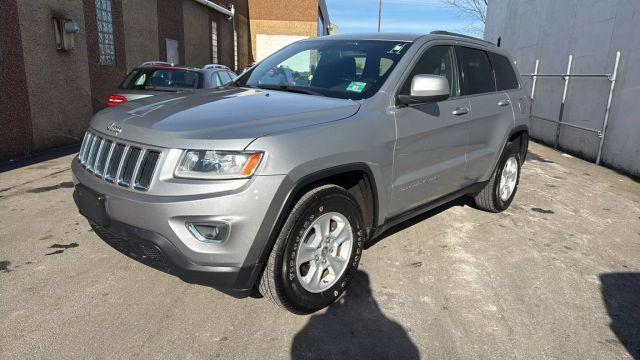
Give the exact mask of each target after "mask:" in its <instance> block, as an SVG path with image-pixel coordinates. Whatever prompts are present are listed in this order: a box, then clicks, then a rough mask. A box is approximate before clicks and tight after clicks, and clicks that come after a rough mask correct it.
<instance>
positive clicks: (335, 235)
mask: <svg viewBox="0 0 640 360" xmlns="http://www.w3.org/2000/svg"><path fill="white" fill-rule="evenodd" d="M364 233H365V232H364V223H363V220H362V213H361V211H360V207H359V206H358V202H357V201H356V199H355V198H354V197H353V196H352V195H351V194H350V193H349V192H348V191H346V190H345V189H343V188H342V187H339V186H336V185H323V186H320V187H317V188H315V189H313V190H311V191H309V192H308V193H306V194H305V195H304V196H302V197H301V198H300V200H298V202H297V203H296V205H295V206H294V208H293V209H292V210H291V213H290V214H289V216H288V218H287V220H286V222H285V223H284V225H283V227H282V229H281V231H280V234H279V236H278V238H277V240H276V243H275V245H274V248H273V250H272V251H271V254H270V256H269V260H268V262H267V266H266V268H265V271H264V273H263V274H262V277H261V278H260V283H259V286H258V289H259V291H260V293H261V294H262V295H263V296H264V297H266V298H268V299H269V300H271V301H272V302H274V303H275V304H276V305H278V306H280V307H282V308H284V309H286V310H288V311H291V312H293V313H296V314H308V313H312V312H315V311H317V310H320V309H322V308H324V307H326V306H328V305H330V304H331V303H333V302H334V301H336V299H338V298H339V297H340V295H341V294H342V293H343V292H344V290H345V289H346V287H347V285H348V284H349V282H350V280H351V277H352V275H353V274H354V273H355V271H356V269H357V268H358V264H359V262H360V257H361V255H362V251H363V245H364V241H365V238H364Z"/></svg>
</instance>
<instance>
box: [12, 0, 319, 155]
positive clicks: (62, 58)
mask: <svg viewBox="0 0 640 360" xmlns="http://www.w3.org/2000/svg"><path fill="white" fill-rule="evenodd" d="M278 2H279V3H281V5H282V6H274V4H273V1H270V0H252V1H249V0H0V8H1V9H2V10H3V15H4V16H5V17H4V20H3V21H2V22H0V129H2V131H1V132H0V161H6V160H9V159H15V158H19V157H22V156H25V155H28V154H31V153H34V152H38V151H41V150H45V149H49V148H53V147H59V146H64V145H69V144H74V143H77V142H78V141H79V140H80V139H81V136H82V135H83V133H84V131H85V130H86V128H87V125H88V123H89V120H90V119H91V117H92V115H93V113H95V112H96V111H98V110H100V109H102V108H104V107H105V104H106V101H107V97H108V95H109V94H111V93H112V92H113V90H114V89H115V88H116V87H117V86H118V85H119V83H120V82H121V81H122V79H123V78H124V76H125V75H126V73H127V72H128V71H129V70H131V69H132V68H134V67H135V66H137V65H139V64H140V63H142V62H145V61H150V60H162V61H167V60H168V61H173V62H174V63H176V64H180V65H187V66H195V67H200V66H202V65H204V64H208V63H220V64H224V65H227V66H229V67H230V68H231V69H237V70H238V71H241V70H242V69H244V68H245V67H246V66H247V64H249V63H251V62H253V61H254V59H255V55H254V54H256V49H255V46H254V47H252V45H251V44H252V41H256V37H255V36H252V35H251V30H252V29H254V28H255V30H256V31H258V33H259V34H263V35H273V34H279V35H293V36H305V37H310V36H316V35H323V34H325V30H322V31H320V30H319V26H318V24H321V25H320V26H321V27H322V29H326V27H327V26H326V24H324V23H323V21H324V22H326V23H328V15H327V12H326V6H325V5H324V0H299V1H282V0H278ZM283 7H288V8H290V9H288V10H287V11H280V12H274V11H272V10H269V9H270V8H271V9H275V8H278V9H280V10H282V8H283ZM232 8H233V13H232V16H231V9H232ZM251 11H255V13H256V15H258V16H259V17H257V19H259V21H258V22H252V21H251V19H250V14H251ZM285 13H286V14H288V16H289V17H288V18H287V17H285V15H284V14H285ZM286 22H289V23H290V24H291V27H290V29H288V30H290V31H289V32H287V29H286V28H287V26H286V24H285V23H286ZM274 39H275V40H276V41H275V42H276V43H278V44H282V41H280V42H278V41H277V40H278V39H277V38H274ZM272 40H273V39H272ZM272 43H273V41H272ZM263 49H264V47H258V50H261V51H262V50H263ZM271 50H274V48H273V44H272V45H271Z"/></svg>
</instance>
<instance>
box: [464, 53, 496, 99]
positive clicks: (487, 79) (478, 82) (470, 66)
mask: <svg viewBox="0 0 640 360" xmlns="http://www.w3.org/2000/svg"><path fill="white" fill-rule="evenodd" d="M458 50H459V52H458V53H459V54H460V64H461V67H462V79H463V83H464V94H465V95H473V94H481V93H486V92H492V91H496V84H495V81H494V79H493V70H492V69H491V63H490V62H489V56H488V55H487V53H486V52H485V51H484V50H478V49H472V48H468V47H459V48H458Z"/></svg>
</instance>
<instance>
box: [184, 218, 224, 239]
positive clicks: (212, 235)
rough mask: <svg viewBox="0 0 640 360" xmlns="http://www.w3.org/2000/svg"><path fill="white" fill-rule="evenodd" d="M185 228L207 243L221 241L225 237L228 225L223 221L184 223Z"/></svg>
mask: <svg viewBox="0 0 640 360" xmlns="http://www.w3.org/2000/svg"><path fill="white" fill-rule="evenodd" d="M186 225H187V229H188V230H189V232H190V233H191V235H193V236H194V237H195V238H196V239H198V240H199V241H202V242H208V243H212V242H213V243H221V242H224V241H225V240H226V239H227V234H228V233H229V225H227V224H225V223H218V222H216V223H191V222H188V223H186Z"/></svg>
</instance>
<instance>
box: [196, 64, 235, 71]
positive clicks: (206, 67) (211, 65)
mask: <svg viewBox="0 0 640 360" xmlns="http://www.w3.org/2000/svg"><path fill="white" fill-rule="evenodd" d="M202 68H203V69H225V70H231V69H229V67H228V66H226V65H220V64H207V65H205V66H203V67H202Z"/></svg>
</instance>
